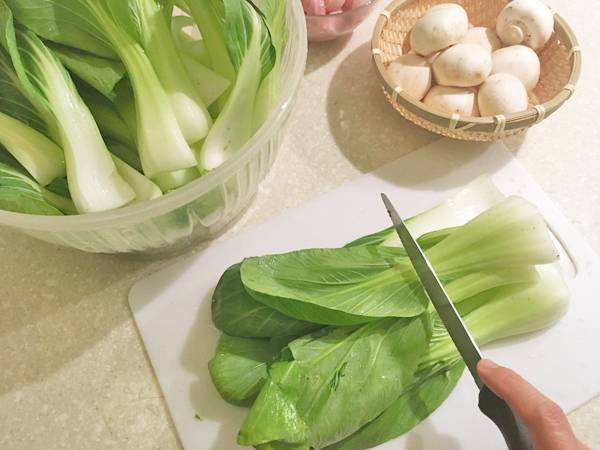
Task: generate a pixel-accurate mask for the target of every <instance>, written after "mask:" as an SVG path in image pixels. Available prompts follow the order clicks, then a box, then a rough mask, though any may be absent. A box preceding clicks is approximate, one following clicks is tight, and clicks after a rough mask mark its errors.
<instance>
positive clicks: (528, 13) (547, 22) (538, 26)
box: [496, 0, 554, 50]
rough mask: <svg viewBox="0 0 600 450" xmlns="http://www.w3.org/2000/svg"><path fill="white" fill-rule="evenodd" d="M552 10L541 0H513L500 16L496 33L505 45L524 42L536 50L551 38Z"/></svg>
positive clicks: (552, 25) (552, 26)
mask: <svg viewBox="0 0 600 450" xmlns="http://www.w3.org/2000/svg"><path fill="white" fill-rule="evenodd" d="M553 29H554V16H553V15H552V11H550V9H549V8H548V7H547V6H546V5H544V4H543V3H542V2H541V1H539V0H513V1H511V2H509V3H508V4H507V5H506V6H505V7H504V9H503V10H502V11H501V12H500V15H499V16H498V21H497V23H496V33H498V37H500V39H501V40H502V42H504V44H505V45H517V44H523V45H526V46H527V47H531V48H532V49H534V50H539V49H540V48H542V47H543V46H544V45H545V44H546V42H548V41H549V40H550V36H551V35H552V30H553Z"/></svg>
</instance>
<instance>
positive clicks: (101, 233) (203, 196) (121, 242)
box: [0, 0, 307, 256]
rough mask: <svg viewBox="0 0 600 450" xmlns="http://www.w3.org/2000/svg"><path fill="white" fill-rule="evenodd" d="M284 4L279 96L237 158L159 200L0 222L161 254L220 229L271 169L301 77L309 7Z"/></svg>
mask: <svg viewBox="0 0 600 450" xmlns="http://www.w3.org/2000/svg"><path fill="white" fill-rule="evenodd" d="M286 3H287V18H288V26H289V41H288V44H287V48H286V50H285V53H284V56H283V60H282V96H281V99H280V101H279V104H278V105H277V107H276V108H275V110H274V111H273V112H272V114H271V116H270V118H269V119H268V120H267V121H266V122H265V124H264V125H263V126H262V127H261V128H260V130H258V132H257V133H256V134H255V136H254V137H253V138H252V139H251V140H250V141H249V142H248V143H247V144H246V145H245V146H244V147H243V148H242V149H241V150H240V151H239V152H238V153H237V154H236V155H235V156H234V157H233V158H231V159H230V160H228V161H227V162H225V163H224V164H223V165H222V166H220V167H219V168H218V169H216V170H214V171H212V172H210V173H209V174H207V175H206V176H204V177H202V178H201V179H199V180H197V181H195V182H193V183H191V184H189V185H187V186H184V187H183V188H181V189H178V190H177V191H174V192H172V193H170V194H167V195H165V196H163V197H161V198H159V199H156V200H152V201H149V202H144V203H139V204H136V205H132V206H128V207H125V208H121V209H117V210H113V211H107V212H102V213H94V214H87V215H80V216H61V217H50V216H35V215H28V214H17V213H11V212H5V211H0V225H4V226H8V227H11V228H15V229H18V230H20V231H22V232H24V233H26V234H28V235H31V236H33V237H35V238H38V239H41V240H43V241H47V242H51V243H55V244H59V245H63V246H66V247H71V248H75V249H79V250H82V251H85V252H92V253H133V254H145V255H159V256H160V255H162V254H171V253H176V252H179V251H182V250H183V249H185V248H186V247H188V246H190V245H191V244H192V243H195V242H199V241H202V240H207V239H210V238H212V237H214V236H215V235H217V234H218V233H219V232H221V231H222V230H223V229H224V228H226V227H227V225H229V224H230V223H231V222H232V221H233V220H234V219H235V218H237V217H238V216H239V215H240V214H241V213H242V212H243V211H244V210H245V209H246V207H247V206H248V205H249V203H250V202H251V200H252V198H253V197H254V195H255V194H256V191H257V189H258V185H259V183H260V182H261V181H262V180H263V179H264V177H265V176H266V175H267V173H268V172H269V169H270V168H271V165H272V163H273V161H274V159H275V156H276V154H277V150H278V148H279V144H280V142H281V139H282V135H283V131H284V130H283V129H284V125H285V123H286V122H287V120H288V118H289V115H290V112H291V109H292V107H293V105H294V103H295V99H296V95H297V92H298V87H299V84H300V80H301V79H302V76H303V74H304V69H305V65H306V54H307V39H306V25H305V19H304V11H303V10H302V6H301V4H300V2H299V1H287V0H286Z"/></svg>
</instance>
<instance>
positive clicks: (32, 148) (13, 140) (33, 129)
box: [0, 48, 66, 186]
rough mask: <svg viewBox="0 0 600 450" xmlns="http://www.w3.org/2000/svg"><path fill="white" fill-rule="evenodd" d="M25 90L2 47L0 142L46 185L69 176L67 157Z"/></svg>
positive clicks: (0, 60)
mask: <svg viewBox="0 0 600 450" xmlns="http://www.w3.org/2000/svg"><path fill="white" fill-rule="evenodd" d="M23 91H24V89H23V86H22V85H21V83H20V81H19V79H18V77H17V74H16V73H15V71H14V68H13V65H12V61H11V60H10V57H9V56H8V55H7V54H6V52H5V51H4V50H2V48H0V144H2V145H3V146H4V147H5V148H6V150H8V152H9V153H10V154H11V155H12V156H13V157H14V158H15V159H16V160H17V161H18V162H19V164H21V165H22V166H23V167H24V168H25V169H26V170H27V171H28V172H29V173H30V174H31V176H32V177H33V178H34V179H35V180H36V181H37V182H38V183H39V184H41V185H42V186H46V185H48V184H50V183H51V182H52V181H53V180H54V179H55V178H61V177H64V176H65V175H66V167H65V157H64V155H63V151H62V149H61V148H60V147H59V146H58V145H56V143H55V142H54V141H52V140H51V139H50V138H49V137H48V136H47V135H46V134H45V133H46V132H47V127H46V125H45V124H44V121H43V120H42V119H41V118H40V117H39V115H38V113H37V111H36V110H35V108H34V106H33V105H32V104H31V103H30V102H29V101H28V100H27V98H26V97H25V94H24V92H23Z"/></svg>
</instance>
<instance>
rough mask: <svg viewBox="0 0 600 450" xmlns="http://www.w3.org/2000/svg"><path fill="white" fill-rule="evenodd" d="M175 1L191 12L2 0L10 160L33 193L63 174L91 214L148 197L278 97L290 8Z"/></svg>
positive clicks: (3, 138) (2, 140) (246, 130)
mask: <svg viewBox="0 0 600 450" xmlns="http://www.w3.org/2000/svg"><path fill="white" fill-rule="evenodd" d="M187 3H189V5H188V4H187ZM178 5H179V6H181V7H183V8H184V9H185V10H186V11H187V12H188V14H192V13H193V18H192V17H190V16H189V15H188V16H181V17H175V18H173V17H172V14H173V7H174V2H173V1H172V0H166V1H165V0H23V1H21V0H0V28H1V30H0V44H1V45H0V114H2V115H1V116H0V145H2V146H4V147H6V149H7V150H8V152H10V153H11V154H12V156H13V157H15V158H16V160H14V161H12V160H11V161H10V162H11V164H12V165H14V166H22V167H24V168H25V169H26V170H27V171H28V172H29V173H30V174H31V175H32V176H33V177H34V178H35V179H36V181H38V182H39V183H40V184H42V185H49V184H51V183H52V182H53V181H54V180H55V179H63V178H64V177H65V176H67V178H68V188H69V189H68V191H69V192H68V195H69V197H70V198H72V199H73V201H74V203H75V204H76V206H77V209H78V211H79V213H88V212H98V211H105V210H109V209H114V208H120V207H122V206H125V205H128V204H130V203H132V202H134V201H143V200H148V199H153V198H156V196H157V195H158V190H162V191H164V192H170V191H172V190H175V189H177V188H179V187H181V186H183V185H185V184H188V183H191V182H192V181H194V180H196V179H198V178H200V177H201V176H203V175H204V174H206V173H207V172H208V171H209V170H212V169H215V168H216V167H217V166H219V165H220V164H221V163H223V162H224V161H225V160H226V159H227V158H229V157H231V156H232V155H234V154H235V152H236V151H237V150H238V149H239V148H241V147H242V146H243V145H244V144H245V143H246V142H247V141H248V140H249V139H250V138H251V136H252V134H253V133H254V131H255V129H256V127H255V126H254V125H255V122H256V120H258V121H262V120H264V117H266V116H267V115H268V113H269V112H270V110H271V109H273V108H274V105H275V103H276V100H277V97H278V95H279V91H278V90H277V89H274V88H273V87H274V86H275V84H276V83H273V82H272V81H271V80H278V79H279V74H277V73H273V72H274V71H277V72H279V71H281V70H282V68H281V64H280V60H281V57H282V55H283V53H284V51H285V46H286V43H287V28H286V24H285V10H286V4H285V3H278V2H271V1H270V0H269V1H266V0H265V1H264V2H262V6H263V7H264V12H265V14H264V15H263V12H262V11H261V10H260V9H259V8H258V7H257V6H256V5H255V4H254V3H253V2H252V1H251V0H190V1H189V2H186V1H183V0H180V1H178ZM188 6H189V7H188ZM266 21H267V22H268V23H266ZM190 30H191V31H190ZM270 30H271V31H270ZM188 31H190V33H193V34H194V35H193V36H192V35H191V34H190V33H188ZM271 33H272V34H271ZM279 52H281V55H278V53H279ZM267 76H268V80H265V78H266V77H267ZM263 80H264V81H265V82H264V83H263ZM277 84H278V83H277ZM267 85H268V86H270V87H269V88H267V87H268V86H267ZM259 89H260V91H261V93H260V94H259ZM207 106H210V107H211V111H210V113H209V111H208V110H207ZM257 108H258V109H259V110H260V117H259V114H258V113H257ZM255 118H256V120H255ZM213 122H215V123H213ZM107 145H108V146H109V147H110V150H113V153H114V154H115V155H116V156H117V157H118V158H119V161H120V163H119V162H115V161H113V158H112V157H111V155H110V153H109V151H108V150H107ZM207 162H208V163H207ZM121 163H124V164H126V166H123V164H121ZM117 166H119V167H118V168H117ZM117 169H118V170H117ZM130 169H135V172H132V171H131V170H130ZM141 177H143V178H141ZM130 184H134V186H132V185H130ZM209 207H210V205H209Z"/></svg>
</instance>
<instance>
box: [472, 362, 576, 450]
mask: <svg viewBox="0 0 600 450" xmlns="http://www.w3.org/2000/svg"><path fill="white" fill-rule="evenodd" d="M477 372H479V376H480V377H481V379H482V380H483V381H484V383H485V384H486V385H487V386H488V387H489V388H490V389H491V390H492V391H494V393H495V394H496V395H497V396H498V397H500V398H502V399H504V401H505V402H506V403H507V404H508V406H509V407H510V408H511V409H512V410H513V412H514V413H515V414H516V415H517V416H519V418H520V419H521V420H522V421H523V423H524V424H525V426H526V427H527V429H528V430H529V435H530V437H531V440H532V441H533V448H534V449H535V450H587V447H586V446H585V445H584V444H582V443H581V442H580V441H579V440H578V439H577V438H576V437H575V434H574V433H573V430H572V429H571V425H570V424H569V421H568V419H567V416H566V415H565V413H564V412H563V410H562V409H561V408H560V406H558V405H557V404H556V403H554V402H553V401H552V400H550V399H549V398H547V397H546V396H544V395H543V394H542V393H541V392H540V391H538V390H537V389H536V388H535V387H533V386H532V385H531V384H529V383H528V382H527V381H526V380H525V379H524V378H523V377H521V376H520V375H518V374H517V373H515V372H513V371H512V370H510V369H508V368H506V367H502V366H499V365H497V364H496V363H494V362H492V361H490V360H486V359H483V360H481V361H479V364H478V365H477Z"/></svg>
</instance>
